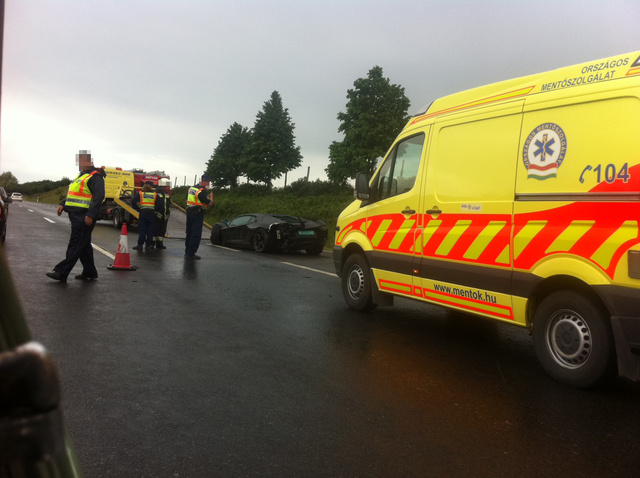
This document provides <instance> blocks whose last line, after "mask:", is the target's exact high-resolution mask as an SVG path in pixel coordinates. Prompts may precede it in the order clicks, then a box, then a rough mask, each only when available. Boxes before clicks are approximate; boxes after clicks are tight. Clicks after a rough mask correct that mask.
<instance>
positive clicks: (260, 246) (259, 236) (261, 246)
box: [251, 229, 269, 252]
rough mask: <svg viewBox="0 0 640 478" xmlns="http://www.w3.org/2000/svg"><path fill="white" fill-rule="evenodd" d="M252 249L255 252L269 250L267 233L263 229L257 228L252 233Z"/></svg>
mask: <svg viewBox="0 0 640 478" xmlns="http://www.w3.org/2000/svg"><path fill="white" fill-rule="evenodd" d="M251 244H252V245H253V250H254V251H256V252H268V251H269V234H267V231H265V230H264V229H257V230H256V232H254V233H253V239H251Z"/></svg>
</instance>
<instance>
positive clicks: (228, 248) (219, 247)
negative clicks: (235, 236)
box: [207, 244, 242, 252]
mask: <svg viewBox="0 0 640 478" xmlns="http://www.w3.org/2000/svg"><path fill="white" fill-rule="evenodd" d="M207 245H208V246H211V247H217V248H218V249H224V250H225V251H233V252H242V251H240V250H238V249H231V248H230V247H225V246H217V245H216V244H207Z"/></svg>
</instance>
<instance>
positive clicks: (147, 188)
mask: <svg viewBox="0 0 640 478" xmlns="http://www.w3.org/2000/svg"><path fill="white" fill-rule="evenodd" d="M156 198H157V194H156V192H155V191H154V190H153V186H152V185H151V183H146V184H145V185H144V186H142V191H138V192H136V193H134V194H133V199H132V201H131V206H132V207H133V209H135V210H136V211H138V212H139V213H140V214H139V217H138V245H137V246H135V247H134V248H133V249H135V250H136V251H141V250H142V247H143V246H144V245H145V244H146V247H145V249H146V250H149V249H152V248H153V246H154V240H153V236H154V233H155V228H156V212H155V208H156Z"/></svg>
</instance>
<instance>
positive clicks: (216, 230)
mask: <svg viewBox="0 0 640 478" xmlns="http://www.w3.org/2000/svg"><path fill="white" fill-rule="evenodd" d="M211 244H214V245H216V246H219V245H221V244H222V234H221V233H220V226H219V225H218V224H214V225H213V226H211Z"/></svg>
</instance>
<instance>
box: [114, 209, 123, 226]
mask: <svg viewBox="0 0 640 478" xmlns="http://www.w3.org/2000/svg"><path fill="white" fill-rule="evenodd" d="M113 227H115V228H116V229H122V213H121V212H120V209H114V211H113Z"/></svg>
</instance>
